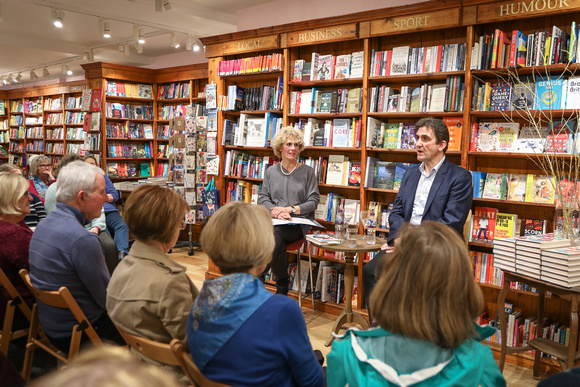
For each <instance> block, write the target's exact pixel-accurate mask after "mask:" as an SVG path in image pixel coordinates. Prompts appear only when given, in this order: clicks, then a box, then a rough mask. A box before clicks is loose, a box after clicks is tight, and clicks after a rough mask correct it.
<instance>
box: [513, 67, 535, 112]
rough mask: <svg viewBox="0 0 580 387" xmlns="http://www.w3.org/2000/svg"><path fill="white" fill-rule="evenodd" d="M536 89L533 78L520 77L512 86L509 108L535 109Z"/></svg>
mask: <svg viewBox="0 0 580 387" xmlns="http://www.w3.org/2000/svg"><path fill="white" fill-rule="evenodd" d="M535 89H536V86H535V84H534V82H533V79H531V78H529V77H524V76H522V77H520V78H519V79H518V80H517V81H516V82H515V83H514V84H513V85H512V87H511V96H510V109H509V110H528V111H529V110H533V109H534V95H535Z"/></svg>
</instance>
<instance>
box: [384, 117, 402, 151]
mask: <svg viewBox="0 0 580 387" xmlns="http://www.w3.org/2000/svg"><path fill="white" fill-rule="evenodd" d="M402 131H403V124H402V123H386V124H385V139H384V143H383V148H385V149H399V148H400V146H399V145H400V143H401V135H402Z"/></svg>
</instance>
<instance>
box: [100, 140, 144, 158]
mask: <svg viewBox="0 0 580 387" xmlns="http://www.w3.org/2000/svg"><path fill="white" fill-rule="evenodd" d="M151 148H153V144H152V143H151V142H139V143H130V142H123V143H118V142H117V143H116V142H108V143H107V157H109V158H116V157H120V158H150V157H152V156H151V154H152V153H151Z"/></svg>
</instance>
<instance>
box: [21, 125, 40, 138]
mask: <svg viewBox="0 0 580 387" xmlns="http://www.w3.org/2000/svg"><path fill="white" fill-rule="evenodd" d="M25 132H26V138H42V136H43V133H44V130H43V128H42V126H35V127H27V128H26V131H25Z"/></svg>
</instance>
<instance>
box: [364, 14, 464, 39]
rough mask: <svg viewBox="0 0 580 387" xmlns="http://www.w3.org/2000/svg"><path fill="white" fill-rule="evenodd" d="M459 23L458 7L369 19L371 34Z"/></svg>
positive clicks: (425, 28)
mask: <svg viewBox="0 0 580 387" xmlns="http://www.w3.org/2000/svg"><path fill="white" fill-rule="evenodd" d="M458 25H459V9H458V8H456V9H450V10H444V11H434V12H428V13H419V14H414V15H405V16H396V17H390V18H386V19H380V20H373V21H371V36H377V35H389V34H394V33H400V32H408V31H417V30H427V29H434V28H442V27H456V26H458Z"/></svg>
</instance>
